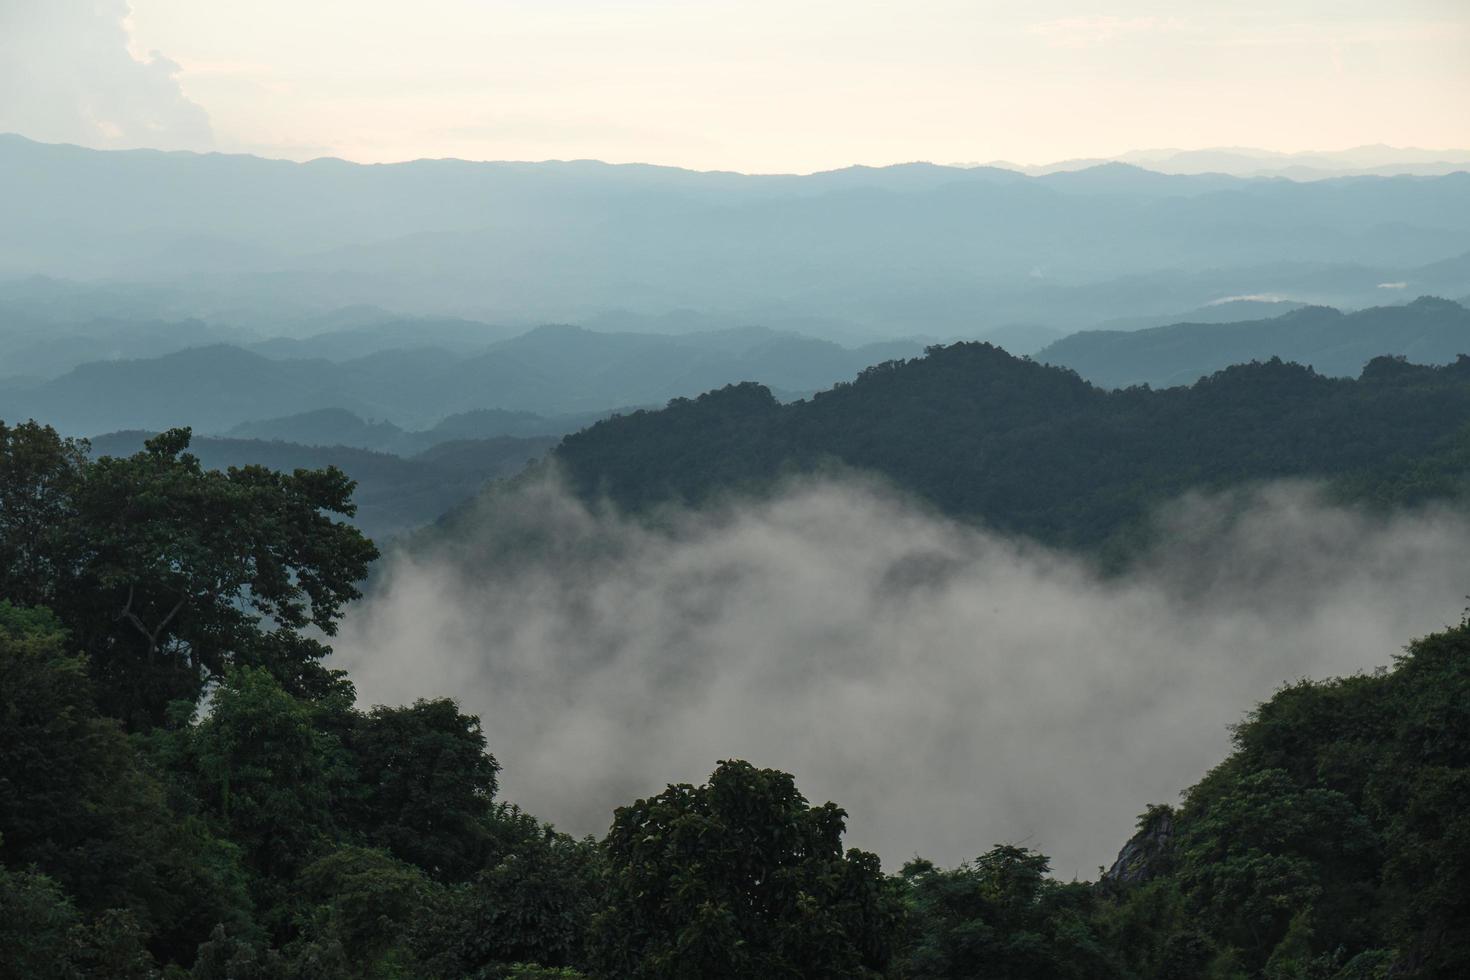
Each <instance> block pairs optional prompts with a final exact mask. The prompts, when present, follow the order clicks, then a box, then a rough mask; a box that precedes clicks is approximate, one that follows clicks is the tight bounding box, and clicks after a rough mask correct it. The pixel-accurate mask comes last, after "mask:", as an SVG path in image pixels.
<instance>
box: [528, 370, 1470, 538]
mask: <svg viewBox="0 0 1470 980" xmlns="http://www.w3.org/2000/svg"><path fill="white" fill-rule="evenodd" d="M556 457H557V459H558V460H559V461H560V463H561V466H562V468H563V470H564V471H565V472H566V474H567V475H568V478H569V479H570V480H571V482H572V485H573V486H574V487H575V488H576V489H577V490H578V491H579V492H580V493H582V494H584V495H586V496H597V495H604V494H605V495H606V496H608V497H609V498H611V499H612V500H613V501H614V502H616V503H617V504H619V505H621V506H624V507H627V508H632V509H646V508H650V507H653V506H655V505H657V504H659V503H661V502H665V501H689V502H695V503H698V502H702V501H705V500H708V499H709V498H711V497H714V496H718V495H720V494H726V493H731V492H735V491H739V490H750V489H758V488H763V487H767V486H769V485H771V483H772V482H773V481H775V480H778V479H779V478H780V477H782V476H783V475H787V474H791V473H799V472H808V471H812V470H816V469H819V468H822V467H824V466H831V465H840V466H847V467H853V468H857V469H860V470H864V471H869V472H875V473H878V474H881V475H882V476H883V477H884V478H886V479H888V480H889V481H891V482H892V483H893V484H894V485H896V486H898V487H900V488H902V489H904V490H907V491H910V492H912V493H914V494H917V495H918V496H919V497H921V498H923V499H925V500H927V501H929V502H930V503H932V504H933V505H935V506H937V507H938V508H940V509H941V510H943V511H945V512H946V513H950V514H955V515H961V516H965V517H971V518H978V519H981V520H983V521H984V522H986V523H988V524H990V525H992V526H994V527H996V528H999V529H1001V530H1004V531H1011V532H1019V533H1023V534H1026V535H1030V536H1032V537H1035V538H1038V539H1041V540H1043V541H1046V542H1050V543H1056V544H1062V545H1070V546H1085V547H1097V546H1100V545H1102V544H1104V543H1105V542H1107V543H1118V542H1119V541H1121V540H1124V539H1126V538H1127V537H1128V536H1129V535H1132V534H1135V533H1137V531H1138V527H1139V525H1140V523H1141V522H1142V521H1143V518H1144V516H1145V515H1146V514H1147V513H1148V512H1149V511H1150V510H1151V509H1152V508H1153V507H1155V506H1156V505H1157V504H1159V503H1160V502H1162V501H1165V500H1168V499H1170V498H1172V497H1175V496H1177V495H1179V494H1181V493H1183V492H1185V491H1187V490H1192V489H1209V488H1220V487H1225V486H1230V485H1234V484H1238V483H1241V482H1246V481H1252V480H1265V479H1271V478H1279V477H1319V478H1324V479H1329V480H1334V481H1336V483H1337V486H1338V487H1339V489H1340V490H1341V491H1342V492H1344V493H1350V494H1352V495H1353V496H1355V497H1358V498H1361V499H1367V500H1371V501H1379V502H1390V501H1391V502H1401V503H1417V502H1420V501H1422V500H1426V499H1429V498H1434V497H1445V496H1451V495H1456V494H1462V493H1464V492H1465V490H1466V488H1467V487H1470V358H1460V359H1459V360H1458V361H1456V362H1455V363H1454V364H1451V365H1449V366H1446V367H1442V368H1432V367H1419V366H1414V365H1410V364H1406V363H1404V362H1402V361H1397V360H1394V359H1391V358H1380V359H1377V360H1375V361H1373V362H1372V363H1371V364H1369V365H1368V367H1367V368H1366V369H1365V370H1364V371H1363V375H1362V377H1361V378H1360V379H1358V380H1356V381H1350V380H1345V379H1333V378H1325V377H1321V376H1319V375H1317V374H1314V373H1313V372H1312V371H1310V370H1308V369H1307V368H1304V367H1301V366H1299V365H1295V364H1286V363H1282V362H1281V361H1278V360H1272V361H1269V362H1267V363H1258V364H1246V365H1240V366H1236V367H1232V368H1229V369H1227V370H1224V371H1221V372H1219V373H1218V374H1215V375H1213V376H1212V377H1210V378H1207V379H1205V380H1202V381H1200V382H1198V383H1197V384H1195V385H1194V386H1193V387H1189V388H1169V389H1165V390H1152V389H1149V388H1129V389H1125V390H1122V391H1111V392H1110V391H1104V390H1102V389H1099V388H1095V387H1093V386H1091V385H1089V384H1087V383H1086V382H1085V381H1083V380H1082V379H1080V378H1079V377H1077V375H1075V374H1073V373H1072V372H1070V371H1066V370H1062V369H1059V368H1051V367H1045V366H1043V365H1040V364H1037V363H1034V362H1031V361H1028V360H1023V359H1018V358H1014V357H1012V356H1010V355H1009V354H1007V353H1005V352H1004V351H1002V350H1000V349H999V348H996V347H992V346H990V345H989V344H970V343H965V344H955V345H953V346H950V347H944V348H931V349H930V350H929V353H928V355H927V356H926V357H923V358H919V359H916V360H912V361H894V362H889V363H885V364H880V365H877V366H875V367H872V368H869V369H868V370H866V371H864V372H863V373H862V374H861V375H860V376H859V377H858V379H857V380H856V381H854V382H853V383H852V384H844V385H838V386H837V387H835V388H833V389H831V390H830V391H825V392H821V393H820V394H818V395H816V396H815V397H813V398H812V399H810V400H807V401H802V402H796V403H793V404H786V405H783V404H780V403H778V402H777V401H776V399H775V398H773V397H772V396H771V394H770V393H769V392H768V391H766V390H765V389H764V388H761V387H760V386H758V385H753V384H745V385H737V386H732V387H728V388H724V389H722V390H720V391H715V392H711V393H709V394H706V395H703V396H701V397H699V398H697V399H693V400H687V399H680V400H676V401H674V402H671V403H670V404H669V406H668V407H667V408H666V409H664V410H662V411H657V412H636V413H633V414H631V415H625V416H619V417H615V418H612V419H609V420H607V421H604V422H601V423H599V424H597V425H594V426H592V427H591V428H589V429H586V430H584V431H583V432H580V433H577V434H575V435H572V436H568V437H567V438H566V439H565V440H564V441H563V443H562V445H561V446H560V447H559V448H558V450H557V452H556Z"/></svg>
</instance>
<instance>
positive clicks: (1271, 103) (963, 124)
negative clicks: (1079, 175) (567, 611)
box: [0, 0, 1470, 173]
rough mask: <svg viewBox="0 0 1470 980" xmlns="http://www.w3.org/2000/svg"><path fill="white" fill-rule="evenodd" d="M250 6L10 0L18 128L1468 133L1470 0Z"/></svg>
mask: <svg viewBox="0 0 1470 980" xmlns="http://www.w3.org/2000/svg"><path fill="white" fill-rule="evenodd" d="M251 14H252V16H251V17H250V18H248V19H245V20H241V19H239V18H235V17H232V16H229V15H228V11H227V9H226V8H224V7H223V6H222V5H220V4H216V3H201V2H197V0H190V2H187V3H186V2H183V0H133V2H131V3H128V2H125V0H105V2H100V3H81V2H78V0H57V2H48V3H44V4H43V3H37V2H34V0H6V2H4V3H0V28H3V29H0V81H3V82H4V83H5V84H0V93H3V94H0V131H13V132H17V133H19V134H21V135H24V136H27V137H30V138H33V139H37V140H40V141H44V142H71V143H76V144H78V145H83V146H90V147H94V148H137V147H147V148H156V149H195V150H218V151H222V152H246V153H252V154H255V155H260V156H265V157H268V158H280V159H292V160H307V159H316V158H321V157H336V158H340V159H346V160H352V161H354V162H364V163H371V162H390V161H404V160H414V159H440V158H451V159H465V160H528V161H529V160H551V159H558V160H561V159H598V160H605V161H607V162H611V163H629V162H646V163H655V164H662V165H668V166H677V167H684V168H689V169H697V170H734V171H737V172H742V173H812V172H820V171H824V170H831V169H835V168H840V167H843V166H847V165H854V164H856V165H870V166H882V165H889V164H893V163H898V162H905V161H913V160H929V161H934V162H936V163H941V164H943V163H949V162H953V161H976V162H983V161H991V160H1010V161H1017V162H1019V163H1020V164H1021V165H1023V166H1046V165H1048V164H1054V163H1056V162H1060V161H1067V160H1077V159H1111V158H1117V157H1122V156H1127V155H1129V154H1132V153H1139V152H1144V153H1148V152H1156V151H1154V150H1151V149H1150V148H1158V147H1183V148H1198V149H1201V150H1210V151H1215V150H1222V149H1224V150H1231V149H1234V148H1239V147H1263V148H1266V149H1268V150H1269V151H1270V152H1272V153H1333V152H1338V150H1337V149H1336V148H1354V149H1355V148H1361V147H1365V146H1376V145H1379V144H1385V145H1391V146H1406V147H1425V148H1426V149H1428V150H1430V151H1432V152H1452V151H1451V150H1450V149H1449V148H1451V147H1467V146H1470V118H1467V116H1466V114H1465V113H1464V112H1463V98H1462V97H1460V96H1462V95H1463V94H1464V93H1465V92H1467V91H1470V59H1467V58H1465V57H1464V54H1465V52H1466V51H1467V50H1470V10H1467V9H1465V8H1464V6H1463V5H1461V4H1457V3H1454V2H1452V0H1411V2H1406V3H1401V4H1398V5H1396V7H1395V8H1394V9H1393V10H1392V11H1391V12H1384V11H1383V10H1382V9H1381V5H1378V4H1373V3H1365V2H1354V3H1340V2H1339V3H1326V2H1324V0H1290V2H1287V3H1273V4H1269V5H1268V4H1263V3H1254V2H1252V3H1246V4H1235V5H1232V7H1231V9H1230V10H1228V11H1220V10H1217V9H1214V8H1213V6H1212V5H1210V4H1207V3H1204V2H1202V0H1190V2H1186V3H1172V4H1160V3H1156V2H1153V0H1129V2H1127V3H1123V4H1111V5H1107V6H1104V5H1101V4H1098V3H1092V2H1078V0H1045V2H1042V3H1032V4H1026V5H1024V6H1023V5H1016V4H1008V3H994V2H992V3H982V4H973V3H969V4H960V3H955V2H952V0H922V2H919V3H915V4H909V5H905V7H904V8H903V9H901V10H894V9H886V8H882V7H871V6H870V7H860V8H856V9H854V8H851V7H848V6H843V7H840V8H839V7H837V6H835V5H833V4H830V3H826V2H807V3H801V4H796V5H791V4H781V5H776V4H772V3H767V2H764V0H762V2H759V3H754V4H750V3H747V4H732V3H725V2H718V3H708V4H701V5H689V4H674V3H670V2H666V0H645V2H642V3H638V4H633V5H629V6H625V7H619V8H608V7H607V6H606V5H597V4H590V3H587V2H584V0H558V2H555V3H540V4H535V5H531V4H524V3H516V2H500V3H488V4H486V3H469V2H465V0H427V2H426V3H424V4H421V5H420V6H419V8H417V9H416V10H415V11H414V12H413V13H412V15H411V16H410V15H407V14H405V13H404V12H402V11H400V10H398V9H397V8H396V7H393V6H391V5H389V4H387V3H385V2H382V0H370V2H367V3H360V4H355V5H353V6H352V7H350V8H349V7H347V6H345V5H342V4H338V3H334V2H333V3H322V4H316V5H313V7H312V8H311V9H310V10H309V11H302V10H301V9H300V8H299V5H294V4H289V3H286V2H284V0H265V2H262V3H259V4H256V5H254V6H253V7H252V9H251ZM449 26H452V28H453V29H452V30H449V29H446V28H447V27H449ZM1166 79H1167V84H1161V82H1162V81H1164V80H1166ZM1462 152H1463V151H1462Z"/></svg>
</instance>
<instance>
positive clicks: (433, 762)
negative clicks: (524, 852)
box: [347, 698, 500, 880]
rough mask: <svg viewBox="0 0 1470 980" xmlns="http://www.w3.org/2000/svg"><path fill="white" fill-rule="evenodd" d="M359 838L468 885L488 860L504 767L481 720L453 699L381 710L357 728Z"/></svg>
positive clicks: (352, 736)
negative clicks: (498, 783) (487, 739)
mask: <svg viewBox="0 0 1470 980" xmlns="http://www.w3.org/2000/svg"><path fill="white" fill-rule="evenodd" d="M347 740H348V747H349V748H350V750H351V752H352V754H353V755H354V757H355V760H356V765H357V772H358V782H359V785H360V786H361V787H362V797H361V801H360V805H359V806H358V807H356V808H355V810H354V818H355V821H356V824H357V826H358V828H359V830H360V832H361V833H363V834H364V835H365V837H366V838H367V839H368V840H369V841H371V842H372V843H373V844H375V845H376V846H379V847H384V848H386V849H387V850H389V851H390V852H391V853H393V854H394V855H395V856H397V857H398V858H400V859H402V860H404V861H408V862H410V863H412V864H416V865H418V866H419V867H421V868H423V869H425V870H426V871H428V872H429V873H431V874H433V875H434V876H436V877H438V878H440V879H444V880H463V879H465V878H467V877H469V876H470V875H471V874H473V873H474V872H475V871H477V870H478V869H479V868H480V866H481V865H482V864H483V863H484V860H485V858H486V856H487V851H486V845H487V843H488V841H489V833H490V832H489V830H488V829H487V821H488V819H489V817H490V814H491V809H492V806H493V802H492V801H493V798H494V796H495V787H496V774H497V773H498V772H499V771H500V764H499V763H498V762H496V761H495V757H494V756H492V755H490V754H489V753H488V752H486V751H485V735H484V733H483V732H482V731H481V730H480V720H479V719H478V718H476V717H474V716H473V715H466V714H462V713H461V712H460V710H459V706H458V705H456V704H455V703H454V702H453V701H451V700H450V699H448V698H438V699H435V700H419V701H416V702H414V704H413V705H412V706H409V707H400V708H389V707H384V706H382V705H379V706H377V707H375V708H373V709H372V710H371V711H370V712H368V713H367V714H366V715H365V716H362V717H361V718H360V720H359V721H358V722H357V724H355V725H354V726H352V727H351V729H350V730H349V734H348V736H347Z"/></svg>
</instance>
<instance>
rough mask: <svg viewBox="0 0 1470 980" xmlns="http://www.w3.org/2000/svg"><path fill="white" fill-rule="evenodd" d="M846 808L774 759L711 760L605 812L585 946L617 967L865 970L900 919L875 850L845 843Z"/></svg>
mask: <svg viewBox="0 0 1470 980" xmlns="http://www.w3.org/2000/svg"><path fill="white" fill-rule="evenodd" d="M845 818H846V814H845V813H844V812H843V811H842V810H841V809H840V808H839V807H837V806H836V805H834V804H832V803H827V804H824V805H822V806H819V807H813V806H810V805H808V803H807V801H806V799H805V798H804V797H803V796H802V795H801V794H800V793H799V792H798V791H797V789H796V784H795V781H794V780H793V779H792V777H791V776H790V775H788V774H786V773H783V772H777V771H775V770H772V769H757V768H755V767H754V766H752V765H750V764H749V763H747V762H738V761H737V762H721V763H720V765H719V767H718V768H717V769H716V770H715V772H714V773H713V774H712V775H711V776H710V779H709V782H708V783H707V784H706V785H704V786H698V787H696V786H690V785H687V784H680V785H676V786H670V787H669V788H668V789H667V790H666V791H665V792H663V793H661V794H659V795H658V796H655V797H652V798H650V799H646V800H639V801H637V802H636V803H633V804H632V805H630V806H625V807H620V808H619V809H618V810H617V811H616V813H615V814H614V817H613V826H612V830H611V831H610V832H609V834H608V837H607V839H606V841H605V842H604V849H605V855H606V861H607V892H606V897H605V899H604V903H605V904H604V907H603V910H602V911H601V912H600V913H599V914H598V916H597V917H596V919H595V921H594V924H593V935H592V944H591V950H590V954H591V955H590V959H591V962H592V965H593V966H594V967H595V968H596V969H597V971H599V972H600V973H602V974H605V975H609V976H618V977H638V978H664V977H669V978H672V977H693V976H698V977H757V976H758V977H833V978H835V977H862V976H877V975H880V974H881V973H882V971H883V970H884V969H885V968H886V967H887V966H888V962H889V959H890V957H891V955H892V944H893V941H894V939H895V936H896V930H897V927H898V924H899V920H900V914H901V913H900V908H899V901H898V897H897V894H896V891H895V888H894V885H893V883H892V882H891V881H890V880H888V879H885V878H884V877H883V875H882V874H881V871H880V869H879V866H878V859H877V858H876V857H875V856H874V855H872V854H866V853H864V852H862V851H857V850H850V851H848V852H847V853H846V854H844V853H843V850H842V834H843V829H844V821H845Z"/></svg>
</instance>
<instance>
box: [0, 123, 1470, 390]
mask: <svg viewBox="0 0 1470 980" xmlns="http://www.w3.org/2000/svg"><path fill="white" fill-rule="evenodd" d="M0 180H3V181H4V183H5V185H6V187H7V188H8V189H9V190H10V191H11V193H9V194H7V195H6V196H5V198H4V199H3V200H0V278H4V277H9V278H16V277H25V276H31V275H38V274H39V275H47V276H61V277H70V278H75V279H83V280H89V281H103V280H108V281H112V282H123V281H128V282H133V283H140V284H143V286H142V287H139V288H145V289H153V290H157V291H160V292H161V293H162V294H163V295H166V296H168V297H170V298H169V305H170V306H171V308H172V309H174V310H175V311H177V313H178V314H179V317H180V318H187V317H190V316H193V317H199V318H202V319H205V320H207V321H209V322H211V323H216V324H220V325H223V326H231V327H249V328H252V329H257V330H258V329H259V328H261V327H262V326H265V325H269V324H272V323H276V322H281V321H284V320H291V319H293V318H300V317H302V316H305V315H308V314H309V313H310V312H311V311H316V312H325V311H328V310H331V309H335V308H339V307H343V306H349V307H350V306H353V305H358V304H371V305H377V306H381V307H383V308H385V309H389V310H413V311H415V312H416V313H419V314H423V315H431V316H435V317H444V316H448V317H463V318H468V319H471V320H483V321H487V322H490V323H497V324H507V325H510V326H518V327H521V328H522V329H523V328H524V327H525V326H527V325H530V324H534V323H537V322H548V321H551V322H585V321H589V320H591V319H593V318H596V317H600V316H604V315H606V314H609V313H616V312H619V311H622V312H626V313H630V314H632V315H634V316H636V317H653V318H656V317H660V316H663V315H665V314H668V313H670V312H671V311H676V310H690V311H695V312H696V313H698V314H701V315H706V316H712V317H716V318H733V319H734V320H736V321H737V322H739V323H744V324H752V323H753V324H761V325H764V326H767V327H769V328H772V329H779V330H787V329H795V328H794V327H793V324H797V323H813V322H821V323H822V324H824V327H823V331H824V332H823V333H821V334H820V335H819V336H821V337H822V338H823V339H834V340H840V341H842V342H844V343H848V344H856V343H861V342H864V341H867V340H872V339H877V338H885V337H891V336H893V335H894V330H895V326H896V325H898V326H899V331H898V332H899V333H900V334H903V335H910V334H912V335H927V336H955V335H959V334H961V333H963V334H966V335H971V336H981V337H984V336H987V335H988V334H989V332H991V331H995V330H1000V329H1002V328H1006V329H1012V330H1015V329H1017V328H1022V327H1030V326H1036V327H1042V328H1046V329H1049V330H1060V331H1063V332H1071V331H1073V330H1077V329H1083V328H1087V327H1092V326H1095V325H1097V324H1098V323H1100V322H1102V321H1105V320H1108V319H1111V318H1114V317H1120V316H1152V315H1162V314H1169V313H1173V312H1177V311H1180V310H1188V309H1192V308H1195V307H1199V306H1202V305H1205V304H1207V303H1211V302H1215V301H1217V300H1220V299H1223V298H1227V297H1232V296H1246V295H1259V294H1277V295H1280V296H1282V297H1284V298H1286V299H1290V300H1294V301H1297V302H1303V303H1312V304H1329V305H1336V306H1347V307H1359V306H1366V305H1373V304H1374V303H1376V302H1381V300H1382V295H1381V292H1380V291H1379V288H1378V287H1379V285H1380V284H1382V283H1395V282H1405V283H1407V284H1408V285H1407V288H1408V289H1410V290H1411V291H1413V292H1414V293H1416V294H1418V293H1438V294H1442V295H1456V296H1457V295H1463V294H1464V293H1466V292H1470V281H1467V280H1466V279H1465V278H1464V277H1463V275H1460V274H1458V273H1457V274H1456V275H1455V276H1452V277H1450V279H1449V281H1443V277H1441V278H1440V279H1439V280H1436V279H1435V276H1434V267H1435V264H1436V263H1439V262H1441V261H1443V260H1445V259H1446V258H1450V257H1454V256H1460V255H1464V254H1465V253H1466V252H1467V251H1470V174H1466V173H1452V174H1447V175H1443V176H1437V177H1411V176H1401V177H1379V176H1366V177H1347V178H1334V179H1329V180H1321V181H1313V182H1300V181H1291V180H1282V179H1269V178H1240V177H1233V176H1228V175H1224V174H1192V175H1191V174H1163V173H1157V172H1154V171H1150V170H1147V169H1144V168H1140V167H1137V166H1133V165H1131V164H1126V163H1117V162H1111V163H1104V164H1100V165H1097V166H1092V167H1088V168H1086V169H1082V170H1077V171H1067V172H1057V173H1049V174H1044V175H1040V176H1035V177H1031V176H1026V175H1024V174H1020V173H1017V172H1015V171H1011V170H1005V169H1001V168H995V167H980V168H964V167H944V166H937V165H933V164H922V163H914V164H904V165H900V166H894V167H883V168H868V167H852V168H847V169H844V170H838V171H831V172H826V173H818V174H808V175H765V176H759V175H745V174H735V173H721V172H708V173H705V172H694V171H686V170H678V169H675V168H667V167H654V166H645V165H616V166H614V165H608V164H602V163H598V162H595V161H570V162H554V161H553V162H545V163H469V162H464V161H455V160H421V161H414V162H410V163H403V164H393V165H380V166H361V165H356V164H351V163H346V162H344V161H340V160H317V161H312V162H310V163H303V164H298V163H290V162H285V161H276V160H263V159H258V158H253V157H244V156H228V155H219V154H206V155H199V154H189V153H158V152H153V151H141V150H140V151H108V152H104V151H93V150H85V149H81V148H78V147H71V146H58V145H46V144H39V143H34V142H30V141H27V140H24V139H22V138H20V137H14V136H7V137H0ZM221 188H228V192H221V190H220V189H221ZM1425 270H1428V271H1425ZM272 332H275V331H272ZM1046 339H1052V337H1047V338H1046ZM1013 346H1019V345H1015V344H1013ZM1036 346H1040V345H1036ZM12 373H13V372H12Z"/></svg>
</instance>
